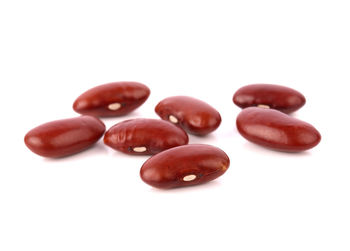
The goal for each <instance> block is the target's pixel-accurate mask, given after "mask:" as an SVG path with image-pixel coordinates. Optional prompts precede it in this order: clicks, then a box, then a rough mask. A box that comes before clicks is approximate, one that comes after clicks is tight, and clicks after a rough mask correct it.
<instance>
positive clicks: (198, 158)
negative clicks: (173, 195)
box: [140, 144, 230, 188]
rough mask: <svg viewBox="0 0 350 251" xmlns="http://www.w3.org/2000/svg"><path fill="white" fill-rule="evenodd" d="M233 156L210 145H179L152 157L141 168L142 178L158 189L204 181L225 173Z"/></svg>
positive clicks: (196, 183)
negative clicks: (230, 156) (229, 156)
mask: <svg viewBox="0 0 350 251" xmlns="http://www.w3.org/2000/svg"><path fill="white" fill-rule="evenodd" d="M229 165H230V159H229V158H228V156H227V155H226V153H225V152H223V151H222V150H221V149H219V148H217V147H214V146H210V145H199V144H197V145H195V144H194V145H186V146H178V147H175V148H172V149H169V150H166V151H164V152H161V153H158V154H156V155H154V156H153V157H151V158H149V159H148V160H147V161H146V162H145V163H144V164H143V165H142V167H141V170H140V176H141V179H142V180H143V181H144V182H145V183H147V184H148V185H151V186H153V187H157V188H174V187H184V186H191V185H198V184H202V183H205V182H208V181H211V180H214V179H216V178H217V177H219V176H221V175H222V174H224V173H225V172H226V170H227V169H228V167H229Z"/></svg>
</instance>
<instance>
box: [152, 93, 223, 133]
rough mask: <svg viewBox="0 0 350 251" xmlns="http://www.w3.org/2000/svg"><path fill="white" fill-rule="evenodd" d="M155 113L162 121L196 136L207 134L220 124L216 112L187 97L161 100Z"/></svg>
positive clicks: (218, 115) (204, 104)
mask: <svg viewBox="0 0 350 251" xmlns="http://www.w3.org/2000/svg"><path fill="white" fill-rule="evenodd" d="M155 111H156V113H157V114H158V115H159V116H160V117H161V118H162V119H164V120H167V121H170V122H172V123H174V124H176V125H178V126H180V127H182V128H183V129H184V130H185V131H187V132H189V133H192V134H197V135H205V134H208V133H210V132H212V131H214V130H215V129H216V128H218V127H219V125H220V123H221V116H220V113H219V112H218V111H217V110H215V109H214V108H213V107H211V106H210V105H208V104H207V103H205V102H203V101H201V100H199V99H195V98H192V97H187V96H174V97H169V98H166V99H163V100H162V101H160V102H159V103H158V105H157V106H156V108H155Z"/></svg>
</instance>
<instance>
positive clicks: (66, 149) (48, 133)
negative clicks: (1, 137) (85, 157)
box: [24, 116, 106, 158]
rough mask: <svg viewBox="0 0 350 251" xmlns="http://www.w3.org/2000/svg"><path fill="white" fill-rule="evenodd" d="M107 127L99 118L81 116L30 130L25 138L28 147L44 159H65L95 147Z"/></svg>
mask: <svg viewBox="0 0 350 251" xmlns="http://www.w3.org/2000/svg"><path fill="white" fill-rule="evenodd" d="M105 129H106V127H105V125H104V124H103V123H102V121H100V120H99V119H98V118H95V117H92V116H80V117H76V118H70V119H62V120H56V121H52V122H48V123H45V124H42V125H40V126H38V127H35V128H34V129H32V130H30V131H29V132H28V133H27V134H26V135H25V137H24V142H25V144H26V145H27V147H28V148H29V149H30V150H31V151H32V152H34V153H36V154H38V155H41V156H44V157H53V158H56V157H63V156H67V155H71V154H74V153H77V152H80V151H82V150H84V149H86V148H88V147H90V146H91V145H93V144H94V143H95V142H96V141H97V140H98V139H99V138H101V136H102V135H103V133H104V131H105Z"/></svg>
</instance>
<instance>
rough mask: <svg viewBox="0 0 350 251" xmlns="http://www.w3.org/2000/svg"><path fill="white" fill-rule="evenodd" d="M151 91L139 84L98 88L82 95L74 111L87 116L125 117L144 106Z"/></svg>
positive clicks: (126, 83)
mask: <svg viewBox="0 0 350 251" xmlns="http://www.w3.org/2000/svg"><path fill="white" fill-rule="evenodd" d="M149 95H150V89H149V88H148V87H147V86H145V85H144V84H141V83H137V82H114V83H109V84H104V85H100V86H96V87H94V88H92V89H90V90H87V91H86V92H84V93H83V94H81V95H80V96H79V97H78V98H77V99H76V100H75V102H74V104H73V109H74V110H75V111H76V112H78V113H80V114H86V115H92V116H97V117H113V116H121V115H125V114H127V113H129V112H131V111H133V110H135V109H136V108H137V107H139V106H140V105H142V104H143V103H144V102H145V101H146V100H147V98H148V96H149Z"/></svg>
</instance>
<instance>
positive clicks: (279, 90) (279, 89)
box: [233, 84, 306, 113]
mask: <svg viewBox="0 0 350 251" xmlns="http://www.w3.org/2000/svg"><path fill="white" fill-rule="evenodd" d="M233 102H234V103H235V104H236V105H237V106H239V107H241V108H246V107H250V106H260V107H263V108H272V109H276V110H279V111H281V112H284V113H291V112H294V111H296V110H298V109H299V108H301V107H302V106H303V105H304V104H305V102H306V100H305V97H304V95H303V94H301V93H300V92H298V91H296V90H294V89H291V88H289V87H285V86H281V85H271V84H252V85H246V86H244V87H242V88H240V89H238V90H237V91H236V93H235V94H234V95H233Z"/></svg>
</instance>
